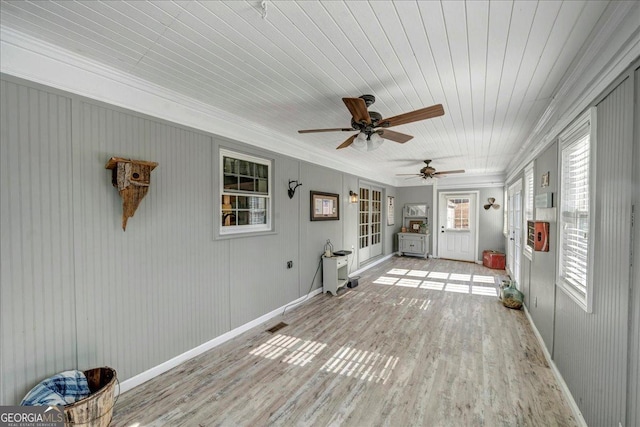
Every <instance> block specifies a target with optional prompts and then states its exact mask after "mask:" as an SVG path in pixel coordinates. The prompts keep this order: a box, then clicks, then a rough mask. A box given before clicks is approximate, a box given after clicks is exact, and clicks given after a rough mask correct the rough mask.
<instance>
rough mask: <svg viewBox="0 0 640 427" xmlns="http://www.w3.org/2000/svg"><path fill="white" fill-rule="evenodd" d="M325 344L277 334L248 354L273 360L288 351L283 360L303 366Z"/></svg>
mask: <svg viewBox="0 0 640 427" xmlns="http://www.w3.org/2000/svg"><path fill="white" fill-rule="evenodd" d="M326 346H327V344H324V343H319V342H316V341H309V340H303V339H300V338H296V337H291V336H288V335H280V334H277V335H275V336H274V337H273V338H271V339H270V340H269V341H267V342H265V343H264V344H262V345H260V347H258V348H256V349H254V350H252V351H250V352H249V354H252V355H254V356H261V357H264V358H265V359H271V360H274V359H277V358H279V357H280V356H282V355H283V354H285V353H289V354H287V355H286V356H285V357H284V358H283V359H282V361H283V362H286V363H290V364H292V365H297V366H304V365H306V364H307V363H309V362H311V361H312V360H313V358H314V357H316V356H317V355H318V354H319V353H320V352H321V351H322V350H324V348H325V347H326Z"/></svg>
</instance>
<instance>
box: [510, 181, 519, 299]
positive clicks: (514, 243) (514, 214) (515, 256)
mask: <svg viewBox="0 0 640 427" xmlns="http://www.w3.org/2000/svg"><path fill="white" fill-rule="evenodd" d="M507 207H508V222H509V242H508V251H507V269H508V270H509V273H510V274H511V278H512V279H513V280H515V282H516V283H517V286H518V288H520V257H521V255H522V181H518V182H516V183H515V184H513V185H512V186H511V187H509V200H508V201H507Z"/></svg>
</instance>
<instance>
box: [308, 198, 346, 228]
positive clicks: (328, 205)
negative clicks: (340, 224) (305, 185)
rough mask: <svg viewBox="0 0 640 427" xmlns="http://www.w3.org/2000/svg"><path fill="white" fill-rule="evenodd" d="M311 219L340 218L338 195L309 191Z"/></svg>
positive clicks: (326, 219)
mask: <svg viewBox="0 0 640 427" xmlns="http://www.w3.org/2000/svg"><path fill="white" fill-rule="evenodd" d="M310 195H311V197H310V198H309V199H310V201H311V221H331V220H339V219H340V196H339V195H338V194H333V193H321V192H319V191H311V192H310Z"/></svg>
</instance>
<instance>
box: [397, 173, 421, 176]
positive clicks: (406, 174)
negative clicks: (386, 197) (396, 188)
mask: <svg viewBox="0 0 640 427" xmlns="http://www.w3.org/2000/svg"><path fill="white" fill-rule="evenodd" d="M396 176H422V174H420V173H397V174H396Z"/></svg>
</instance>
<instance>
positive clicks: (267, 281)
mask: <svg viewBox="0 0 640 427" xmlns="http://www.w3.org/2000/svg"><path fill="white" fill-rule="evenodd" d="M244 151H247V152H248V153H249V154H252V155H257V156H260V155H262V154H260V153H256V152H254V150H251V149H250V148H248V147H246V148H245V149H244ZM269 158H273V161H274V163H273V171H274V176H273V189H272V191H273V193H272V194H273V203H274V204H275V209H274V227H275V230H276V233H275V234H269V235H263V236H256V237H246V238H232V239H230V241H229V252H230V259H229V262H230V266H229V274H230V291H229V292H230V306H231V307H232V310H231V313H230V314H231V327H232V328H235V327H238V326H241V325H243V324H245V323H247V322H250V321H251V320H253V319H256V318H258V317H260V316H262V315H263V314H265V313H268V312H270V311H272V310H274V309H276V308H278V307H282V306H283V305H286V304H287V303H288V302H290V301H292V300H295V299H297V298H298V297H299V296H302V295H303V294H304V293H306V291H307V290H308V288H307V289H305V290H304V291H303V290H302V289H300V288H299V286H298V271H299V268H300V254H299V252H298V238H299V221H298V210H299V204H300V200H301V197H302V194H303V193H304V191H305V190H304V188H305V187H306V185H307V182H306V181H305V180H304V179H301V181H302V182H303V186H302V187H298V189H297V190H296V193H295V195H294V196H293V198H292V199H289V196H288V195H287V189H288V188H289V185H288V183H289V179H293V180H297V179H298V173H299V172H298V162H297V161H294V160H292V159H289V158H284V157H281V156H276V157H275V158H274V157H273V155H272V154H270V155H269ZM216 164H217V160H216ZM287 261H293V268H292V269H288V268H287Z"/></svg>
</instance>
